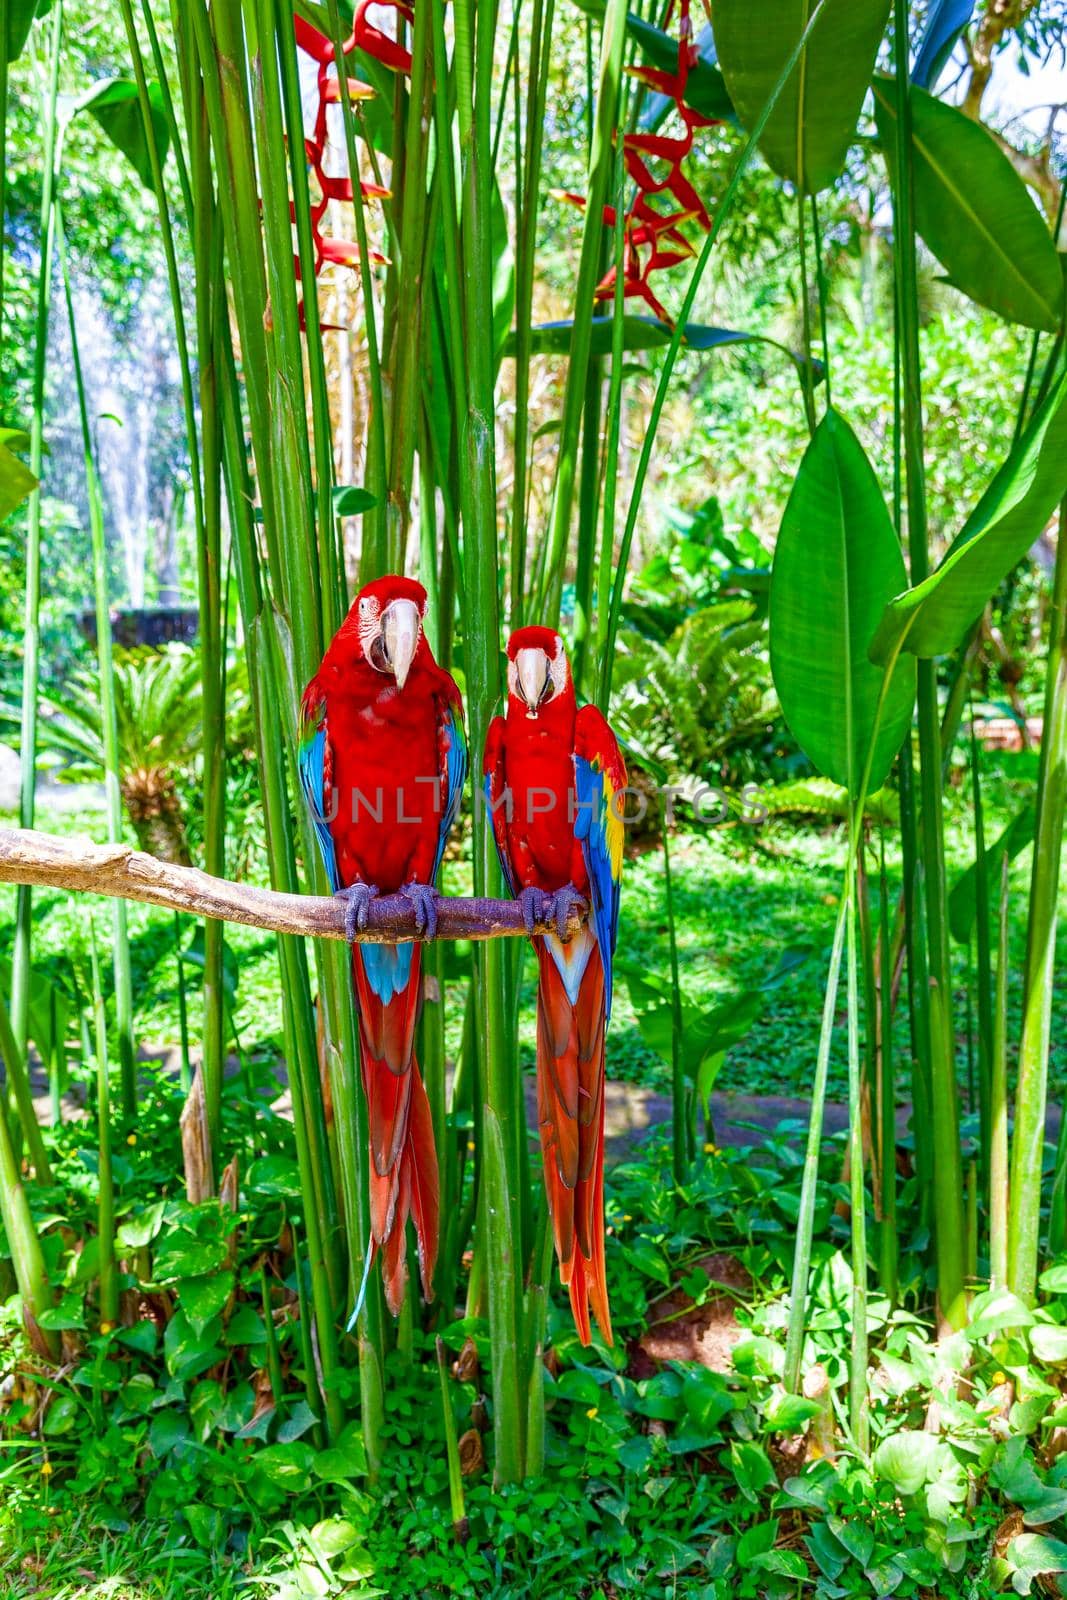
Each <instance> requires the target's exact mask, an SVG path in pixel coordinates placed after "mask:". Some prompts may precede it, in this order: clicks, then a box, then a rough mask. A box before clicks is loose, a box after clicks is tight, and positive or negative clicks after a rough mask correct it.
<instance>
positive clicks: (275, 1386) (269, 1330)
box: [259, 1262, 285, 1419]
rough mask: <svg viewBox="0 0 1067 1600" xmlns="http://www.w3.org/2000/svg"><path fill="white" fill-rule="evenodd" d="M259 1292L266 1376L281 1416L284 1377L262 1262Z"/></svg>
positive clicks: (277, 1414)
mask: <svg viewBox="0 0 1067 1600" xmlns="http://www.w3.org/2000/svg"><path fill="white" fill-rule="evenodd" d="M259 1292H260V1297H261V1299H262V1302H263V1326H264V1328H265V1329H266V1334H267V1376H268V1377H269V1379H270V1392H271V1395H272V1396H273V1398H274V1414H275V1416H276V1417H277V1418H279V1419H280V1418H281V1417H282V1415H283V1414H284V1412H285V1379H284V1377H283V1375H282V1357H281V1351H280V1350H279V1348H278V1330H277V1328H276V1327H275V1326H274V1308H273V1306H272V1305H271V1297H270V1279H269V1278H268V1277H267V1268H266V1264H265V1263H264V1262H260V1267H259Z"/></svg>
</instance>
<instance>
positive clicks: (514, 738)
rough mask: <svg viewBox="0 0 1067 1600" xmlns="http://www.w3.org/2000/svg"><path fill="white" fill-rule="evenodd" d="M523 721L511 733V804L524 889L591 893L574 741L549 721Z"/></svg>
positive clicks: (512, 841)
mask: <svg viewBox="0 0 1067 1600" xmlns="http://www.w3.org/2000/svg"><path fill="white" fill-rule="evenodd" d="M537 722H539V723H541V726H540V727H538V726H537V725H536V723H535V722H534V721H533V720H531V719H527V718H523V719H522V720H521V721H520V723H519V727H518V729H515V730H512V729H511V728H510V727H509V729H508V732H507V733H506V734H505V741H504V753H505V779H506V784H507V790H508V798H507V800H506V801H505V807H506V813H505V814H506V815H507V816H508V817H510V821H509V824H508V830H507V832H508V844H509V847H510V853H511V860H512V866H513V868H514V870H515V873H516V876H517V877H518V879H519V882H520V883H521V884H522V885H523V887H524V888H528V887H534V886H536V887H537V888H541V889H546V890H548V891H553V890H555V889H562V888H563V886H564V884H567V883H573V884H574V886H575V888H576V889H577V890H578V891H579V893H581V894H584V893H586V892H587V890H588V881H587V878H586V872H585V863H584V861H583V860H582V854H581V850H580V848H579V847H578V845H577V843H576V841H575V838H574V828H575V816H576V804H577V797H576V794H575V788H574V758H573V756H572V754H571V744H572V740H571V739H570V738H569V737H566V736H564V734H563V730H561V729H554V728H553V727H551V725H550V724H549V722H548V720H547V719H542V718H538V719H537Z"/></svg>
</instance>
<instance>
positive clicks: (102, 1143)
mask: <svg viewBox="0 0 1067 1600" xmlns="http://www.w3.org/2000/svg"><path fill="white" fill-rule="evenodd" d="M89 958H90V961H91V963H92V975H93V1025H94V1030H95V1041H96V1119H97V1134H98V1141H99V1142H98V1147H97V1148H98V1155H97V1171H96V1186H97V1207H96V1235H97V1244H98V1247H99V1252H100V1254H99V1263H98V1266H97V1272H98V1274H99V1305H98V1308H97V1309H98V1311H99V1314H100V1332H101V1333H110V1331H111V1329H112V1328H113V1327H114V1326H115V1324H116V1323H117V1322H118V1320H119V1279H118V1269H117V1266H116V1262H115V1181H114V1177H113V1175H112V1171H111V1085H110V1071H109V1067H108V1053H107V1018H106V1016H105V1014H104V994H103V990H102V989H101V987H100V961H99V957H98V956H97V953H96V931H95V929H94V928H93V924H92V917H91V915H90V919H89Z"/></svg>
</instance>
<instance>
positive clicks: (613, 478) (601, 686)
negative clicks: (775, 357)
mask: <svg viewBox="0 0 1067 1600" xmlns="http://www.w3.org/2000/svg"><path fill="white" fill-rule="evenodd" d="M625 184H626V167H625V163H624V160H623V144H622V140H621V139H620V140H618V148H617V149H616V152H615V184H614V194H615V202H614V203H615V239H614V258H615V293H614V294H613V296H612V300H611V376H610V379H609V383H608V439H607V447H606V451H605V460H604V514H603V520H602V525H601V530H600V564H599V567H598V570H597V584H596V647H597V705H598V706H599V708H600V710H601V711H602V712H603V713H604V715H605V716H606V715H607V713H608V699H609V695H610V674H609V673H608V672H607V671H606V670H605V667H604V659H605V655H606V652H607V643H608V624H609V620H610V615H611V568H612V560H613V557H614V554H615V508H616V504H617V501H618V484H619V440H620V438H621V436H622V412H623V398H622V369H623V347H624V333H625V326H624V316H625V310H626V298H625V294H624V289H623V257H624V252H625V247H626V217H625V202H624V190H625Z"/></svg>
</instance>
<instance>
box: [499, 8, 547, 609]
mask: <svg viewBox="0 0 1067 1600" xmlns="http://www.w3.org/2000/svg"><path fill="white" fill-rule="evenodd" d="M554 16H555V0H533V12H532V15H531V19H530V54H529V70H528V73H527V79H526V129H527V144H526V150H525V156H524V158H522V159H520V160H519V162H518V165H519V168H520V170H519V173H518V180H517V182H516V192H517V193H518V194H519V195H520V196H521V202H520V206H519V216H518V225H517V227H516V232H515V433H514V462H515V465H514V493H513V497H512V506H513V512H512V515H513V518H514V522H513V525H512V530H511V585H510V600H511V605H510V620H511V626H512V627H513V628H521V627H522V625H523V618H524V616H525V608H526V548H527V537H526V518H527V514H528V510H529V507H528V499H529V449H530V347H531V341H532V329H531V324H532V321H533V290H534V269H535V265H536V244H537V218H538V210H539V204H540V193H541V185H540V179H541V153H542V149H543V145H544V124H545V107H546V99H547V94H548V70H549V64H550V51H551V46H552V23H553V19H554ZM516 90H517V84H516ZM515 121H516V129H515V139H516V147H517V149H518V146H519V139H520V128H519V119H518V115H517V114H516V119H515Z"/></svg>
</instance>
